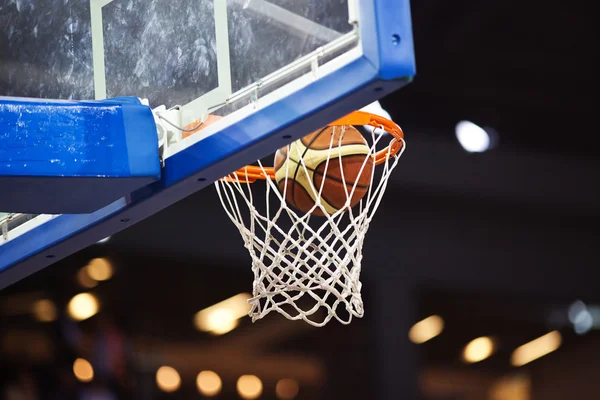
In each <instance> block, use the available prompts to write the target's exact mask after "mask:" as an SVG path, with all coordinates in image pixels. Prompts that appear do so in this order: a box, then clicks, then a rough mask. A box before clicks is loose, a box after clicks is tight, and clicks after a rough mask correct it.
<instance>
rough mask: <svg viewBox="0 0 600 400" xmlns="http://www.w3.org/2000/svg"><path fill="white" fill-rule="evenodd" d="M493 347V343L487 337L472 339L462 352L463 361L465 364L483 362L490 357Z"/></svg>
mask: <svg viewBox="0 0 600 400" xmlns="http://www.w3.org/2000/svg"><path fill="white" fill-rule="evenodd" d="M494 347H495V346H494V341H493V340H492V339H491V338H489V337H487V336H482V337H478V338H477V339H473V340H471V341H470V342H469V343H468V344H467V345H466V346H465V348H464V350H463V361H465V362H467V363H476V362H479V361H483V360H485V359H486V358H488V357H489V356H491V355H492V353H493V352H494Z"/></svg>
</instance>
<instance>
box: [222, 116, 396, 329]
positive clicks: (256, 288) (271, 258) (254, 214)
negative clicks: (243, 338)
mask: <svg viewBox="0 0 600 400" xmlns="http://www.w3.org/2000/svg"><path fill="white" fill-rule="evenodd" d="M334 129H342V130H343V129H345V128H344V127H343V126H335V127H334ZM342 136H343V135H335V134H333V135H331V138H332V139H331V141H330V145H329V150H328V151H329V156H328V157H327V161H326V163H327V165H326V166H325V171H327V170H328V167H329V165H332V164H333V163H334V162H337V161H338V160H339V162H340V167H341V166H342V156H341V154H342V152H339V151H338V152H336V151H335V150H336V147H339V146H341V145H342V143H341V140H340V141H337V140H334V138H337V137H340V138H341V137H342ZM368 136H370V141H369V145H368V146H369V153H368V156H367V157H365V159H364V162H363V165H362V166H361V169H360V173H362V172H363V171H364V170H365V167H366V166H367V163H374V162H375V159H376V157H375V156H376V153H377V151H378V148H382V147H384V146H387V145H388V144H390V145H389V146H388V147H387V148H386V149H383V150H380V151H379V155H381V153H384V154H385V157H383V158H382V160H383V162H380V163H378V164H379V165H376V166H375V167H374V168H366V170H367V171H373V172H369V173H370V174H371V176H370V185H369V186H368V190H367V191H366V194H365V195H364V197H362V199H361V200H360V201H359V202H358V204H356V205H355V206H354V207H350V204H351V199H353V196H354V194H355V191H356V190H357V182H358V180H356V181H355V182H350V183H348V184H346V181H345V180H344V169H343V167H341V168H340V170H341V174H342V180H343V182H344V185H343V187H344V188H347V189H345V196H346V203H345V206H344V207H342V208H341V209H339V210H337V211H336V212H334V213H333V214H331V213H328V212H327V210H328V209H329V211H330V212H331V208H327V209H326V206H327V204H324V203H326V202H325V201H324V200H323V197H322V196H321V195H322V193H323V190H324V183H325V181H326V179H327V178H326V176H325V175H324V176H325V178H324V179H321V183H320V186H317V185H316V184H315V183H314V180H309V182H310V191H312V198H313V199H315V202H314V205H313V206H312V208H311V209H310V210H309V211H308V212H301V211H298V210H297V209H295V208H294V207H293V206H292V205H290V204H289V201H288V200H286V199H288V198H289V196H287V194H288V193H286V191H287V190H288V189H287V188H288V185H287V182H286V184H285V185H282V186H283V188H284V189H283V192H282V191H281V190H280V186H278V184H277V182H276V181H275V179H274V177H273V174H272V173H271V174H269V171H268V170H269V168H268V167H264V166H263V165H262V163H260V162H258V167H259V168H260V171H262V173H263V176H264V177H265V178H266V180H265V181H264V182H265V184H264V185H263V184H262V182H263V181H260V182H256V183H252V184H249V183H247V181H246V180H245V176H244V174H242V173H240V172H239V171H238V172H237V173H233V174H231V175H230V176H229V177H228V179H222V180H220V181H217V182H216V184H215V185H216V188H217V192H218V195H219V198H220V199H221V203H222V204H223V207H224V208H225V211H226V212H227V214H228V215H229V218H230V219H231V220H232V221H233V223H234V224H235V225H236V227H237V228H238V229H239V231H240V234H241V236H242V238H243V240H244V245H245V247H246V249H248V251H249V253H250V256H251V257H252V271H253V272H254V285H253V297H252V298H251V299H250V300H249V302H250V304H251V306H252V308H251V311H250V316H251V317H252V320H253V321H256V320H258V319H261V318H263V317H264V316H265V315H267V314H269V313H270V312H272V311H276V312H279V313H281V314H283V315H284V316H285V317H286V318H288V319H291V320H298V319H303V320H305V321H306V322H308V323H309V324H311V325H314V326H323V325H325V324H326V323H327V322H329V321H330V320H331V319H332V318H336V319H337V320H338V321H340V322H341V323H343V324H349V323H350V322H351V321H352V318H353V317H359V318H360V317H362V316H363V313H364V310H363V301H362V297H361V282H360V272H361V260H362V247H363V242H364V239H365V234H366V233H367V230H368V228H369V223H370V222H371V219H372V218H373V215H374V214H375V212H376V210H377V208H378V206H379V204H380V202H381V199H382V197H383V194H384V192H385V190H386V187H387V183H388V179H389V177H390V174H391V172H392V170H393V169H394V168H395V167H396V165H397V164H398V160H399V158H400V156H401V154H402V152H403V151H404V149H405V145H404V141H403V139H401V138H400V139H398V138H396V137H392V136H390V135H378V134H376V133H375V129H372V130H371V134H370V135H368ZM399 141H400V142H401V145H402V146H401V149H400V151H399V152H394V151H392V147H393V144H394V143H396V148H398V144H399V143H398V142H399ZM297 148H298V147H297V146H296V147H294V146H288V147H287V150H288V151H287V152H285V153H286V156H287V158H288V159H289V158H290V157H294V158H295V159H298V160H300V161H299V163H298V164H299V165H298V166H297V167H294V168H302V169H303V171H304V173H305V174H306V176H310V175H311V172H314V170H312V169H311V168H310V167H309V166H307V165H306V162H305V158H303V156H302V154H299V153H298V154H297V155H294V154H293V153H295V151H296V149H297ZM332 154H339V156H335V155H334V156H331V155H332ZM380 158H381V157H380ZM290 164H291V163H286V164H285V166H286V167H285V168H290ZM247 168H249V167H247ZM254 168H256V167H254ZM244 171H245V172H246V173H248V171H247V169H246V170H244ZM287 172H288V171H286V174H285V179H286V180H287V179H291V178H288V177H289V176H290V174H288V173H287ZM326 173H327V172H325V174H326ZM292 176H295V175H293V174H292ZM265 189H266V190H265ZM265 194H266V197H265ZM317 209H319V210H321V211H322V214H324V216H317V215H315V210H317ZM319 214H320V213H319Z"/></svg>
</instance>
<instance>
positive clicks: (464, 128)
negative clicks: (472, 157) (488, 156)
mask: <svg viewBox="0 0 600 400" xmlns="http://www.w3.org/2000/svg"><path fill="white" fill-rule="evenodd" d="M456 138H457V139H458V142H459V143H460V145H461V146H462V147H463V149H465V150H466V151H468V152H470V153H481V152H484V151H486V150H489V148H490V146H491V142H492V141H491V138H490V135H489V133H488V132H486V130H485V129H483V128H481V127H480V126H477V125H475V124H474V123H472V122H470V121H460V122H459V123H458V124H456Z"/></svg>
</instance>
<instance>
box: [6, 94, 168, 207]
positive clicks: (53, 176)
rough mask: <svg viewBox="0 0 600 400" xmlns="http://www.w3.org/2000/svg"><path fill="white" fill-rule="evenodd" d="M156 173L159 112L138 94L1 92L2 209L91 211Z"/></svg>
mask: <svg viewBox="0 0 600 400" xmlns="http://www.w3.org/2000/svg"><path fill="white" fill-rule="evenodd" d="M159 178H160V160H159V156H158V139H157V132H156V125H155V124H154V117H153V115H152V112H151V110H150V109H149V108H148V107H147V106H145V105H143V104H141V103H140V101H139V100H138V99H137V98H134V97H126V98H116V99H111V100H104V101H59V100H39V99H23V98H10V97H0V188H2V189H1V193H2V194H1V195H0V211H2V212H21V213H36V214H37V213H44V214H80V213H91V212H94V211H96V210H98V209H100V208H102V207H104V206H106V205H108V204H110V203H112V202H114V201H115V200H117V199H119V198H121V197H123V196H125V195H127V194H129V193H131V192H133V191H135V190H137V189H139V188H141V187H143V186H146V185H148V184H150V183H152V182H154V181H156V180H158V179H159Z"/></svg>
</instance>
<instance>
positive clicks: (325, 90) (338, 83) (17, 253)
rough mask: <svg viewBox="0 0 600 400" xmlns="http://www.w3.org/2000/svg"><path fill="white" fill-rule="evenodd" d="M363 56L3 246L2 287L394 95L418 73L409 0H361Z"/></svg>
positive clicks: (0, 262) (0, 251)
mask: <svg viewBox="0 0 600 400" xmlns="http://www.w3.org/2000/svg"><path fill="white" fill-rule="evenodd" d="M359 7H360V14H361V16H360V18H361V23H360V29H361V32H360V35H361V40H362V46H363V53H364V54H363V56H362V57H361V58H359V59H357V60H356V61H354V62H352V63H351V64H349V65H347V66H345V67H343V68H341V69H340V70H337V71H335V72H333V73H331V74H329V75H328V76H326V77H324V78H322V79H320V80H317V81H315V82H313V83H312V84H310V85H308V86H306V87H304V88H302V89H301V90H299V91H298V92H296V93H294V94H292V95H290V96H288V97H287V98H285V99H283V100H281V101H279V102H277V103H275V104H272V105H271V106H269V107H266V108H265V109H262V110H260V111H258V112H257V113H255V114H252V115H250V116H248V117H247V118H245V119H243V120H242V121H240V122H238V123H236V124H233V125H231V126H229V127H227V128H225V129H224V130H222V131H220V132H219V133H218V134H216V135H212V136H210V137H208V138H206V139H204V140H201V141H200V142H198V143H196V144H194V145H192V146H190V147H189V148H187V149H185V150H183V151H181V152H179V153H177V154H175V155H173V156H172V157H169V158H168V159H167V160H166V165H165V168H164V170H163V174H162V178H161V180H160V181H158V182H156V183H153V184H151V185H148V186H146V187H144V188H142V189H139V190H137V191H135V192H133V193H132V194H131V195H130V196H127V197H126V198H123V199H121V200H119V201H117V202H115V203H113V204H111V205H110V206H108V207H105V208H103V209H101V210H98V211H97V212H96V213H94V214H91V215H62V216H59V217H57V218H55V219H53V220H52V221H50V222H48V223H46V224H44V225H42V226H40V227H38V228H36V229H34V230H32V231H30V232H28V233H26V234H24V235H22V236H20V237H18V238H16V239H14V240H12V241H10V242H8V243H6V244H5V245H3V246H0V289H1V288H2V287H6V286H8V285H10V284H11V283H13V282H15V281H16V280H19V279H22V278H23V277H25V276H27V275H29V274H32V273H34V272H36V271H38V270H40V269H42V268H44V267H46V266H47V265H49V264H51V263H53V262H55V261H57V260H58V259H61V258H64V257H66V256H68V255H70V254H72V253H74V252H76V251H78V250H80V249H82V248H84V247H86V246H89V245H91V244H93V243H95V242H96V241H98V240H100V239H102V238H104V237H106V236H109V235H111V234H114V233H116V232H118V231H120V230H122V229H124V228H126V227H128V226H130V225H132V224H134V223H136V222H139V221H140V220H142V219H144V218H147V217H148V216H150V215H152V214H154V213H155V212H157V211H160V210H161V209H163V208H165V207H168V206H169V205H171V204H173V203H175V202H177V201H178V200H180V199H182V198H183V197H185V196H188V195H189V194H191V193H193V192H195V191H197V190H200V189H202V188H204V187H206V186H208V185H209V184H211V183H212V182H213V181H215V180H216V179H219V178H221V177H222V176H224V175H227V174H228V173H230V172H231V171H232V170H235V169H237V168H239V167H242V166H243V165H246V164H248V163H252V162H254V161H255V160H257V159H259V158H261V157H264V156H265V155H267V154H270V153H272V152H273V150H274V149H275V148H278V147H280V146H281V145H284V144H285V143H286V142H290V141H292V140H295V139H297V138H299V137H301V136H303V135H304V134H306V132H310V131H312V130H314V129H317V128H319V127H320V126H323V125H325V124H327V123H329V122H331V121H332V120H335V119H337V118H338V117H341V116H343V115H345V114H347V113H349V112H351V111H353V110H355V109H358V108H360V107H362V106H364V105H366V104H368V103H370V102H372V101H374V100H376V99H379V98H381V97H383V96H384V95H386V94H388V93H391V92H392V91H395V90H397V89H399V88H401V87H402V86H404V85H406V84H407V83H408V82H410V81H411V79H412V77H413V76H414V74H415V59H414V50H413V41H412V26H411V18H410V5H409V1H408V0H359Z"/></svg>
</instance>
